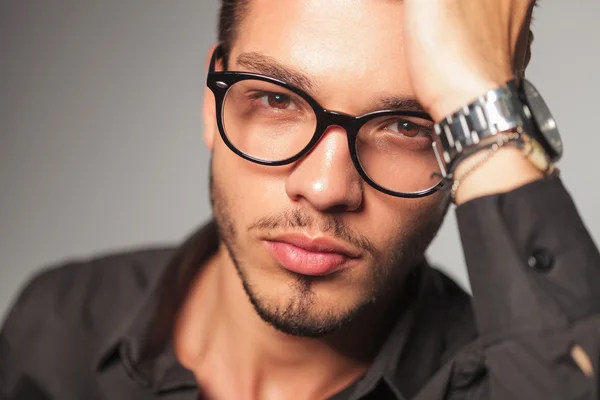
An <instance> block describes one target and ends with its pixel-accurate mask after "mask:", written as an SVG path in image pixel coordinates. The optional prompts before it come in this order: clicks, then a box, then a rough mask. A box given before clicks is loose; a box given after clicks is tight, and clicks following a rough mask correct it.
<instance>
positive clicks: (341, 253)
mask: <svg viewBox="0 0 600 400" xmlns="http://www.w3.org/2000/svg"><path fill="white" fill-rule="evenodd" d="M265 245H266V248H267V251H269V253H270V254H271V255H272V256H273V258H274V259H275V260H276V261H277V262H278V263H279V264H280V265H281V266H283V267H284V268H285V269H287V270H289V271H291V272H295V273H297V274H302V275H309V276H324V275H329V274H332V273H334V272H336V271H339V270H341V269H342V268H345V267H346V266H347V265H348V264H349V263H350V262H351V261H353V260H355V259H357V258H359V257H360V253H359V252H358V251H357V250H356V249H354V248H352V247H350V246H348V245H346V244H345V243H343V242H340V241H337V240H334V239H330V238H326V237H320V238H310V237H308V236H305V235H299V234H288V235H282V236H277V237H275V238H270V239H268V240H265Z"/></svg>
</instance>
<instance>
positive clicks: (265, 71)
mask: <svg viewBox="0 0 600 400" xmlns="http://www.w3.org/2000/svg"><path fill="white" fill-rule="evenodd" d="M236 63H237V65H239V66H241V67H244V68H246V69H248V70H249V71H250V72H254V73H257V74H262V75H267V76H270V77H272V78H275V79H279V80H280V81H284V82H285V83H288V84H290V85H292V86H295V87H297V88H298V89H300V90H302V91H304V92H311V91H312V90H313V89H314V87H315V85H314V83H313V81H312V80H311V78H309V77H308V76H307V75H305V74H303V73H302V72H300V71H298V70H295V69H293V68H290V67H288V66H286V65H284V64H282V63H280V62H279V61H277V60H275V59H274V58H272V57H269V56H266V55H264V54H261V53H257V52H252V53H242V54H240V55H239V56H238V57H237V59H236Z"/></svg>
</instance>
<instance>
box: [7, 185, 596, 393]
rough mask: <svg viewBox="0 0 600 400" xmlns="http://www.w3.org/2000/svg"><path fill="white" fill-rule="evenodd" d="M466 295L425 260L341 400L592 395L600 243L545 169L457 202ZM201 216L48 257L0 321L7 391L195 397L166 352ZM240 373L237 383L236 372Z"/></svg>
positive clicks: (198, 251) (202, 245)
mask: <svg viewBox="0 0 600 400" xmlns="http://www.w3.org/2000/svg"><path fill="white" fill-rule="evenodd" d="M457 217H458V224H459V229H460V233H461V238H462V244H463V248H464V252H465V258H466V261H467V267H468V271H469V277H470V281H471V287H472V291H473V295H474V297H473V299H471V298H470V297H469V296H468V295H467V294H466V293H464V292H463V291H462V290H461V289H460V288H459V287H458V286H456V285H455V284H454V283H453V282H452V281H451V280H450V279H448V278H447V277H445V276H444V275H443V274H441V273H440V272H438V271H436V270H434V269H432V268H430V267H429V266H426V265H423V266H421V267H419V268H418V269H417V271H418V272H417V273H415V274H414V275H413V276H411V278H410V279H412V280H413V282H411V284H410V285H408V286H409V287H411V288H412V289H411V291H410V292H407V293H408V294H407V296H408V300H409V301H408V302H407V304H408V306H407V307H405V308H399V309H398V310H397V312H395V313H394V314H395V315H390V318H393V319H394V320H395V321H396V322H395V326H394V327H393V328H392V330H391V332H390V334H389V337H388V338H387V340H386V342H385V343H384V345H383V346H382V348H381V349H380V351H379V353H378V355H377V357H376V359H375V360H374V362H373V363H372V365H371V367H370V368H369V369H368V371H367V372H366V373H365V375H364V376H363V377H362V378H361V379H359V380H358V381H356V382H355V383H354V384H353V385H351V386H350V387H348V388H346V389H345V390H343V391H342V392H341V393H338V394H337V395H336V396H334V397H333V399H335V400H342V399H415V400H417V399H418V400H429V399H431V400H441V399H487V400H492V399H494V400H500V399H526V400H537V399H544V400H551V399H560V400H565V399H598V398H600V397H599V393H600V392H599V390H600V389H599V381H598V379H597V375H595V376H594V377H591V378H590V377H586V376H585V375H584V374H583V373H582V372H581V371H580V370H579V369H578V367H577V365H576V364H575V363H574V362H573V360H572V359H571V358H570V356H569V353H570V349H571V347H572V346H573V344H575V343H576V344H579V345H580V346H581V347H582V348H583V349H584V350H585V351H586V353H587V354H588V355H589V357H590V359H591V361H592V363H593V366H594V371H598V369H599V368H600V365H599V363H600V314H599V309H600V255H599V253H598V251H597V249H596V246H595V245H594V243H593V242H592V239H591V238H590V236H589V234H588V232H587V231H586V229H585V227H584V226H583V224H582V222H581V220H580V218H579V216H578V214H577V211H576V209H575V206H574V204H573V202H572V200H571V198H570V197H569V195H568V194H567V192H566V191H565V189H564V187H563V186H562V183H561V182H560V180H559V179H558V178H557V177H555V176H553V177H549V178H546V179H544V180H541V181H538V182H534V183H532V184H529V185H527V186H524V187H522V188H519V189H517V190H515V191H513V192H510V193H507V194H500V195H493V196H487V197H483V198H480V199H476V200H473V201H471V202H469V203H467V204H464V205H462V206H460V207H458V208H457ZM217 244H218V237H217V234H216V229H215V226H214V224H213V223H209V224H208V225H206V226H205V227H203V228H202V229H201V230H199V231H198V232H197V233H195V234H194V235H193V236H192V237H190V238H189V239H188V240H187V241H186V242H185V243H184V244H183V245H182V246H180V247H179V248H178V249H150V250H145V251H138V252H131V253H126V254H119V255H110V256H105V257H101V258H97V259H94V260H89V261H84V262H75V263H70V264H68V265H63V266H60V267H55V268H52V269H49V270H46V271H44V272H42V273H41V274H39V275H38V276H36V277H35V278H34V279H32V281H31V282H30V283H29V284H28V285H27V286H26V287H25V289H24V290H23V291H22V292H21V294H20V296H19V297H18V299H17V301H16V303H15V305H14V307H13V309H12V310H11V312H10V314H9V316H8V319H7V321H6V323H5V325H4V327H3V329H2V331H1V333H0V398H2V399H5V398H7V399H27V400H35V399H60V400H71V399H86V400H87V399H89V400H94V399H110V400H120V399H128V400H136V399H168V400H175V399H195V398H196V397H197V394H198V393H199V391H200V388H198V387H197V384H196V382H195V380H194V376H193V374H192V373H191V372H190V371H188V370H186V369H185V368H183V367H182V366H181V365H180V364H179V363H178V361H177V359H176V357H175V356H174V352H173V348H172V346H171V341H170V334H169V332H170V331H171V329H170V328H171V327H172V323H173V318H174V315H175V311H176V310H177V307H178V305H179V304H180V303H181V301H182V298H183V295H182V294H184V293H185V292H186V289H187V284H188V283H189V282H190V281H191V279H190V278H191V276H193V274H194V273H196V272H197V267H198V266H199V265H202V263H203V261H204V260H205V259H206V258H207V257H208V256H209V255H211V254H212V253H213V252H214V251H215V250H216V248H217ZM232 384H235V382H232Z"/></svg>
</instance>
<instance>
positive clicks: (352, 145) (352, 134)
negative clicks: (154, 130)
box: [206, 46, 446, 198]
mask: <svg viewBox="0 0 600 400" xmlns="http://www.w3.org/2000/svg"><path fill="white" fill-rule="evenodd" d="M220 53H221V47H220V46H218V47H217V48H216V49H215V50H214V52H213V55H212V57H211V60H210V66H209V70H208V76H207V79H206V85H207V86H208V88H209V89H210V90H211V91H212V92H213V94H214V96H215V105H216V117H217V126H218V128H219V134H220V135H221V139H223V141H224V142H225V144H226V145H227V147H229V149H230V150H231V151H233V152H234V153H235V154H237V155H238V156H240V157H242V158H243V159H245V160H248V161H251V162H254V163H256V164H260V165H267V166H282V165H287V164H291V163H293V162H295V161H298V160H300V159H301V158H302V157H304V156H305V155H306V154H307V153H308V152H309V151H310V150H311V149H312V148H313V147H314V146H315V145H316V144H317V143H318V142H319V140H320V139H321V137H322V136H323V134H324V133H325V131H326V130H327V128H328V127H330V126H334V125H335V126H340V127H342V128H343V129H344V130H345V131H346V136H347V138H348V148H349V149H350V158H351V159H352V163H353V164H354V167H355V168H356V170H357V171H358V173H359V175H360V176H361V177H362V178H363V179H364V180H365V181H366V182H367V183H368V184H369V185H370V186H372V187H373V188H375V189H377V190H379V191H380V192H382V193H385V194H387V195H390V196H394V197H403V198H420V197H425V196H429V195H432V194H434V193H436V192H437V191H439V190H440V189H441V188H443V187H444V186H446V180H445V179H443V178H442V177H441V174H440V182H439V183H437V184H436V185H434V186H432V187H430V188H428V189H424V190H420V191H417V192H396V191H393V190H390V189H387V188H385V187H383V186H380V185H379V184H377V183H376V182H375V181H373V180H372V179H371V178H370V177H369V175H368V174H367V173H366V172H365V170H364V168H363V167H362V165H361V163H360V159H359V157H358V153H357V151H356V138H357V136H358V133H359V131H360V128H361V127H362V126H363V125H364V124H365V123H367V122H368V121H370V120H372V119H374V118H378V117H382V116H405V117H416V118H422V119H426V120H429V121H433V120H432V119H431V117H430V116H429V115H428V114H427V113H423V112H417V111H401V110H378V111H374V112H370V113H367V114H363V115H359V116H352V115H349V114H345V113H341V112H337V111H330V110H327V109H325V108H323V107H322V106H321V105H320V104H319V103H318V102H317V101H316V100H315V99H313V98H312V97H310V96H309V95H308V94H307V93H305V92H304V91H302V90H300V89H298V88H296V87H294V86H291V85H289V84H288V83H286V82H284V81H281V80H279V79H275V78H271V77H269V76H265V75H260V74H255V73H251V72H237V71H215V65H216V62H217V59H220V58H222V57H221V54H220ZM248 79H253V80H260V81H263V82H268V83H272V84H274V85H277V86H281V87H283V88H284V89H286V90H289V91H291V92H293V93H295V94H297V95H298V96H300V97H302V99H304V100H305V101H306V102H307V103H308V104H309V105H310V106H311V107H312V109H313V111H314V113H315V116H316V118H317V125H316V127H315V133H314V134H313V137H312V139H311V140H310V141H309V142H308V144H307V145H306V146H305V147H304V148H303V149H302V150H300V152H298V153H297V154H296V155H294V156H292V157H289V158H286V159H284V160H279V161H266V160H263V159H260V158H256V157H253V156H251V155H249V154H246V153H244V152H243V151H241V150H239V149H238V148H237V147H235V146H234V145H233V143H231V141H230V140H229V138H228V137H227V133H226V130H225V126H224V125H223V104H224V102H225V98H226V97H227V92H228V91H229V89H230V88H231V86H232V85H234V84H235V83H237V82H240V81H244V80H248Z"/></svg>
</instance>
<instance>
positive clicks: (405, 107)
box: [369, 96, 427, 114]
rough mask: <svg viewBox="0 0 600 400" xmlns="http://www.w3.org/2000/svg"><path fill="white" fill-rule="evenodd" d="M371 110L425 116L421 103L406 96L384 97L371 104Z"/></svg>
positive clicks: (425, 112)
mask: <svg viewBox="0 0 600 400" xmlns="http://www.w3.org/2000/svg"><path fill="white" fill-rule="evenodd" d="M369 108H370V109H371V110H373V111H377V110H400V111H412V112H419V113H423V114H427V111H425V109H424V108H423V106H422V105H421V103H419V101H418V100H417V99H415V98H412V97H406V96H385V97H381V98H378V99H376V100H374V101H372V102H371V104H370V107H369Z"/></svg>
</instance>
